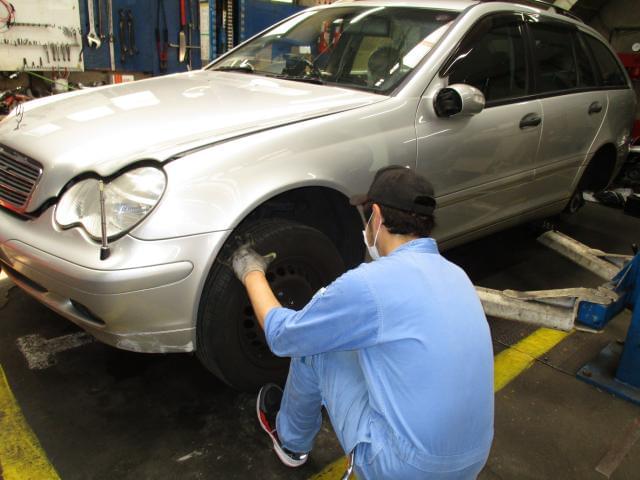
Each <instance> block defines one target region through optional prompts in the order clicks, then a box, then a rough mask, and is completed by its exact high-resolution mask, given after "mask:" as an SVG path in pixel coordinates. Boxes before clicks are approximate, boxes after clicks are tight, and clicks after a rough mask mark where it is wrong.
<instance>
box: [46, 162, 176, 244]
mask: <svg viewBox="0 0 640 480" xmlns="http://www.w3.org/2000/svg"><path fill="white" fill-rule="evenodd" d="M166 184H167V179H166V177H165V174H164V172H163V171H162V170H160V169H158V168H155V167H140V168H136V169H133V170H129V171H128V172H125V173H123V174H122V175H120V176H118V177H116V178H115V179H113V180H110V181H109V182H105V184H104V209H105V217H106V224H107V229H106V230H107V237H108V238H109V240H112V239H114V238H117V237H119V236H121V235H123V234H125V233H127V232H128V231H129V230H131V229H132V228H133V227H135V226H136V225H137V224H138V223H140V222H141V221H142V219H143V218H144V217H146V216H147V215H148V214H149V212H151V210H153V207H155V206H156V204H157V203H158V201H159V200H160V197H162V194H163V193H164V189H165V186H166ZM55 219H56V222H57V223H58V224H59V225H60V226H61V227H62V228H70V227H74V226H79V225H81V226H82V227H83V228H84V229H85V230H86V231H87V233H88V234H89V235H90V236H91V237H92V238H94V239H95V240H100V238H101V237H102V227H101V216H100V190H99V180H98V179H95V178H90V179H87V180H83V181H80V182H78V183H76V184H75V185H74V186H72V187H71V188H70V189H69V190H67V191H66V192H65V193H64V195H63V196H62V198H61V199H60V201H59V202H58V205H57V207H56V213H55Z"/></svg>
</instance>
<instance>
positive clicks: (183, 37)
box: [178, 0, 189, 63]
mask: <svg viewBox="0 0 640 480" xmlns="http://www.w3.org/2000/svg"><path fill="white" fill-rule="evenodd" d="M186 26H187V12H186V9H185V0H180V32H179V33H178V45H179V47H178V48H179V51H178V54H179V57H180V58H179V61H180V62H181V63H184V62H186V58H187V54H188V52H189V51H188V49H187V48H186V46H187V34H186V32H185V28H186Z"/></svg>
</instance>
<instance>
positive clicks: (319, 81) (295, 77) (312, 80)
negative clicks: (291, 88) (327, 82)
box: [267, 73, 324, 85]
mask: <svg viewBox="0 0 640 480" xmlns="http://www.w3.org/2000/svg"><path fill="white" fill-rule="evenodd" d="M267 77H273V78H280V79H282V80H293V81H294V82H305V83H314V84H316V85H324V80H322V79H320V78H318V77H312V76H309V75H286V74H284V73H281V74H270V75H267Z"/></svg>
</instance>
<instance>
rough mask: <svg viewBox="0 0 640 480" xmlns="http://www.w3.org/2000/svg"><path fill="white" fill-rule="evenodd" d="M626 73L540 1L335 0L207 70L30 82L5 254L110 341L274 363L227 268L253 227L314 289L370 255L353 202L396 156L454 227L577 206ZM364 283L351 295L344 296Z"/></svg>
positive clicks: (31, 289) (245, 380)
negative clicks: (84, 85) (98, 82)
mask: <svg viewBox="0 0 640 480" xmlns="http://www.w3.org/2000/svg"><path fill="white" fill-rule="evenodd" d="M635 102H636V100H635V94H634V92H633V90H632V88H631V83H630V80H629V78H628V76H627V74H626V72H625V70H624V68H623V67H622V65H621V64H620V62H619V61H618V59H617V58H616V56H615V54H614V53H613V52H612V51H611V49H610V47H609V46H608V45H607V44H606V42H605V40H603V38H602V37H601V36H600V35H599V34H598V33H597V32H596V31H594V30H593V29H591V28H589V27H587V26H586V25H584V24H583V23H582V22H580V21H579V20H576V19H574V18H571V17H570V16H568V15H567V14H564V13H562V12H560V11H558V12H555V11H553V9H549V10H547V7H546V6H544V5H542V6H540V7H536V6H531V5H528V4H522V5H520V4H513V3H500V2H476V1H466V0H451V1H439V0H428V1H394V0H388V1H375V0H372V1H340V2H336V3H334V4H332V5H329V6H319V7H314V8H310V9H307V10H304V11H302V12H300V13H298V14H296V15H294V16H292V17H290V18H287V19H285V20H283V21H282V22H280V23H278V24H276V25H274V26H273V27H271V28H269V29H267V30H265V31H264V32H262V33H260V34H258V35H257V36H255V37H253V38H251V39H249V40H248V41H246V42H245V43H243V44H241V45H239V46H238V47H237V48H235V49H233V50H231V51H229V52H228V53H227V54H225V55H223V56H221V57H220V58H218V59H216V60H215V61H213V62H212V63H211V64H209V65H208V66H206V67H205V68H204V69H202V70H198V71H191V72H187V73H182V74H176V75H167V76H164V77H160V78H153V79H148V80H142V81H137V82H134V83H129V84H122V85H114V86H107V87H99V88H93V89H85V90H80V91H75V92H71V93H68V94H63V95H58V96H53V97H48V98H45V99H40V100H35V101H32V102H29V103H27V104H25V105H24V111H23V112H14V113H13V114H11V115H9V116H8V117H7V118H6V119H5V120H4V121H3V122H2V123H0V265H1V266H2V269H3V270H4V271H6V273H7V274H8V275H9V277H10V278H11V279H12V280H13V281H14V282H15V283H16V284H17V285H18V286H19V287H20V288H22V289H23V290H24V291H26V292H27V293H29V294H30V295H32V296H33V297H34V298H35V299H37V300H38V301H40V302H42V303H43V304H45V305H47V306H48V307H50V308H51V309H53V310H55V311H56V312H58V313H59V314H60V315H62V316H64V317H66V318H68V319H69V320H71V321H72V322H75V323H76V324H78V325H79V326H81V327H82V328H83V329H85V330H87V331H88V332H90V333H91V334H93V335H94V336H95V337H96V338H98V339H99V340H101V341H103V342H105V343H107V344H110V345H113V346H115V347H118V348H122V349H127V350H132V351H137V352H150V353H153V352H192V351H195V352H196V354H197V355H198V357H199V358H200V359H201V361H202V362H203V363H204V365H205V366H206V367H207V368H208V369H210V370H211V371H212V372H214V373H215V374H216V375H218V376H219V377H220V378H221V379H223V380H224V381H226V382H228V383H229V384H231V385H233V386H235V387H237V388H242V389H254V388H256V386H258V385H260V384H261V383H263V382H265V381H268V380H277V379H281V378H282V376H283V375H284V374H285V373H286V371H287V365H288V364H287V359H282V358H277V357H275V356H273V355H272V354H271V353H270V352H269V350H268V347H267V345H266V344H265V340H264V336H263V334H262V332H261V330H260V327H259V326H258V324H257V322H256V319H255V317H254V314H253V311H252V309H251V306H250V304H249V302H248V300H247V297H246V294H245V292H244V289H243V288H242V286H241V284H240V282H238V281H237V280H236V278H235V277H234V275H233V272H232V270H231V269H230V268H229V263H228V259H229V256H230V254H231V252H232V251H233V249H234V248H235V247H236V246H237V245H239V244H241V243H244V242H251V243H252V244H253V245H255V248H256V249H257V250H258V251H262V252H265V253H267V252H272V251H274V252H276V253H277V259H276V260H275V261H274V262H273V263H272V264H271V266H270V269H269V272H268V278H269V281H270V282H271V285H272V287H273V289H274V291H275V292H276V293H277V296H278V297H279V298H280V300H281V302H282V303H283V304H284V305H286V306H290V307H293V308H299V307H301V306H302V305H304V304H305V303H306V302H307V301H308V300H309V298H310V297H311V296H312V295H313V294H314V292H315V291H316V290H317V289H319V288H320V287H322V286H323V285H325V284H327V283H328V282H330V281H331V280H333V279H334V278H336V277H337V276H338V275H340V273H341V272H343V271H344V270H345V269H347V268H351V267H354V266H355V265H357V264H358V263H359V262H361V261H362V260H363V258H364V245H363V242H362V234H361V230H362V228H363V225H362V219H361V217H360V215H359V213H358V212H357V210H355V209H354V208H353V207H351V206H350V204H349V202H348V198H349V196H351V195H353V194H355V193H361V192H365V191H366V190H367V187H368V186H369V184H370V182H371V180H372V178H373V176H374V174H375V172H376V171H377V170H379V169H380V168H382V167H384V166H387V165H392V164H394V165H403V166H406V167H408V168H412V169H415V170H416V171H418V172H420V173H422V174H424V175H426V177H427V178H429V179H430V180H431V182H432V183H433V185H434V188H435V192H436V196H437V202H438V209H437V211H436V216H437V224H438V227H437V229H436V231H435V237H436V238H437V240H438V241H439V243H440V245H441V247H442V248H448V247H450V246H453V245H458V244H461V243H463V242H465V241H468V240H470V239H472V238H476V237H478V236H481V235H485V234H487V233H489V232H493V231H496V230H499V229H504V228H505V227H508V226H511V225H514V224H516V223H521V222H525V221H528V220H532V219H536V218H540V217H545V216H549V215H553V214H557V213H559V212H561V211H562V210H563V209H565V210H568V211H573V210H575V209H577V208H578V207H579V206H580V202H581V198H582V197H581V192H582V190H585V189H598V188H602V187H604V186H605V185H606V184H607V183H608V182H609V180H610V179H611V178H612V177H613V176H614V175H615V174H616V172H617V171H618V169H619V167H620V165H621V164H622V162H623V161H624V158H625V156H626V154H627V152H628V149H629V134H630V129H631V125H632V121H633V117H634V112H635ZM354 300H355V299H354Z"/></svg>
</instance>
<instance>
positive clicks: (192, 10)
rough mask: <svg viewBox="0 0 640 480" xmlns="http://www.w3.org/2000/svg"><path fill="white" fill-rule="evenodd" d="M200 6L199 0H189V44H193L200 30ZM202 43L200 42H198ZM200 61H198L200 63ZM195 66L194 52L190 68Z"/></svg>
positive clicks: (190, 60) (190, 59)
mask: <svg viewBox="0 0 640 480" xmlns="http://www.w3.org/2000/svg"><path fill="white" fill-rule="evenodd" d="M199 19H200V6H199V1H198V0H189V45H193V40H194V37H195V38H198V32H199V31H200V20H199ZM198 43H200V42H198ZM199 63H200V62H198V64H199ZM192 68H193V53H191V54H189V69H190V70H191V69H192Z"/></svg>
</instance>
